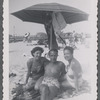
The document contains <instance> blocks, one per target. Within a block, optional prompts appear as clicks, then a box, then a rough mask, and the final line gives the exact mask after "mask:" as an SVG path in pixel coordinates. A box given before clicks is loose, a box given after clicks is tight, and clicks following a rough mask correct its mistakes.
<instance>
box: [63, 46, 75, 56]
mask: <svg viewBox="0 0 100 100" xmlns="http://www.w3.org/2000/svg"><path fill="white" fill-rule="evenodd" d="M65 50H69V51H70V52H71V53H72V54H73V52H74V49H73V48H72V47H70V46H66V47H65V48H64V51H65Z"/></svg>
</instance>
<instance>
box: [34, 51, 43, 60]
mask: <svg viewBox="0 0 100 100" xmlns="http://www.w3.org/2000/svg"><path fill="white" fill-rule="evenodd" d="M41 54H42V53H41V51H39V50H38V51H35V52H34V53H33V55H34V58H35V59H36V60H38V59H40V57H41Z"/></svg>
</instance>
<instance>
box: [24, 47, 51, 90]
mask: <svg viewBox="0 0 100 100" xmlns="http://www.w3.org/2000/svg"><path fill="white" fill-rule="evenodd" d="M43 51H44V50H43V49H42V48H41V47H35V48H33V49H32V51H31V54H32V56H33V58H30V59H29V60H28V62H27V67H28V72H27V77H26V82H25V85H24V86H23V88H24V89H25V90H28V89H31V88H32V87H34V85H35V83H36V81H37V80H38V79H39V78H40V77H41V76H43V75H44V67H45V66H46V64H47V63H48V62H49V61H48V60H47V59H46V58H44V57H41V54H42V53H43ZM29 78H31V81H30V82H28V80H29Z"/></svg>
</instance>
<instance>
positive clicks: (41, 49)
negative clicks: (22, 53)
mask: <svg viewBox="0 0 100 100" xmlns="http://www.w3.org/2000/svg"><path fill="white" fill-rule="evenodd" d="M36 51H41V53H43V52H44V50H43V48H41V47H35V48H33V49H32V50H31V55H32V56H34V54H33V53H35V52H36Z"/></svg>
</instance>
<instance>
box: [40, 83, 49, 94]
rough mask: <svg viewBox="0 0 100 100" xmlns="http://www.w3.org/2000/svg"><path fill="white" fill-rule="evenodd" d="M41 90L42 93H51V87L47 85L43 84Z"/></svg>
mask: <svg viewBox="0 0 100 100" xmlns="http://www.w3.org/2000/svg"><path fill="white" fill-rule="evenodd" d="M40 91H41V93H45V94H49V87H48V86H46V85H41V87H40Z"/></svg>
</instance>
